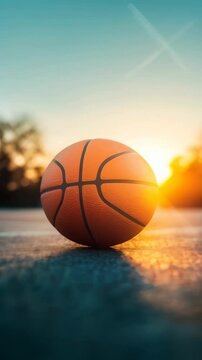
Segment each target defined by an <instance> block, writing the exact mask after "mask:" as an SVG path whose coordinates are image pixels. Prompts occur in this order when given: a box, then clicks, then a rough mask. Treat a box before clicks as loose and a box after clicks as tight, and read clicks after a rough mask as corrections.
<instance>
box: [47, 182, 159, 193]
mask: <svg viewBox="0 0 202 360" xmlns="http://www.w3.org/2000/svg"><path fill="white" fill-rule="evenodd" d="M80 184H81V185H82V186H85V185H99V184H101V185H102V184H132V185H145V186H152V187H155V188H156V187H157V184H155V183H153V182H151V181H143V180H125V179H100V180H86V181H85V180H84V181H82V182H81V183H79V181H75V182H70V183H65V184H62V185H56V186H51V187H49V188H47V189H44V190H43V191H41V195H43V194H45V193H47V192H50V191H54V190H62V189H63V188H65V189H66V188H68V187H73V186H79V185H80Z"/></svg>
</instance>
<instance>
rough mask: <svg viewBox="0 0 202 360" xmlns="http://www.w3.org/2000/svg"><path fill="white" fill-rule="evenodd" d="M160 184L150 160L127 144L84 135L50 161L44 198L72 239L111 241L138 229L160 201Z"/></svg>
mask: <svg viewBox="0 0 202 360" xmlns="http://www.w3.org/2000/svg"><path fill="white" fill-rule="evenodd" d="M156 198H157V184H156V179H155V176H154V173H153V171H152V170H151V168H150V166H149V165H148V164H147V162H146V161H145V160H144V159H143V158H142V157H141V156H140V155H139V154H138V153H137V152H135V151H134V150H132V149H131V148H129V147H128V146H126V145H123V144H120V143H118V142H115V141H111V140H105V139H95V140H84V141H80V142H78V143H75V144H73V145H70V146H68V147H67V148H65V149H64V150H62V151H61V152H60V153H59V154H58V155H57V156H56V157H55V158H54V159H53V160H52V162H51V163H50V164H49V166H48V167H47V169H46V171H45V173H44V175H43V179H42V183H41V202H42V206H43V209H44V211H45V213H46V216H47V218H48V219H49V221H50V222H51V224H53V226H55V228H56V229H57V230H58V231H59V232H60V233H61V234H62V235H64V236H66V237H67V238H68V239H71V240H73V241H75V242H77V243H79V244H83V245H89V246H97V247H107V246H111V245H115V244H119V243H122V242H124V241H127V240H129V239H131V238H132V237H134V236H135V235H137V234H138V233H139V232H140V231H141V230H142V229H143V228H144V227H145V225H146V224H147V223H148V222H149V220H150V219H151V217H152V215H153V212H154V209H155V207H156Z"/></svg>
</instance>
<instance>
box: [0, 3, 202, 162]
mask: <svg viewBox="0 0 202 360" xmlns="http://www.w3.org/2000/svg"><path fill="white" fill-rule="evenodd" d="M129 4H130V2H128V1H125V0H108V1H106V0H102V1H97V0H94V1H92V0H91V1H85V0H83V1H82V0H78V1H75V0H74V1H73V0H63V1H62V0H58V1H56V0H55V1H53V0H49V1H44V0H35V1H32V0H31V1H24V0H23V1H22V0H0V54H1V56H0V83H1V86H0V113H1V114H2V115H3V116H7V117H9V118H11V117H13V116H15V115H20V114H22V113H27V114H30V115H33V116H34V117H35V118H36V119H38V121H39V122H40V126H41V128H42V130H43V132H44V139H45V143H46V148H47V151H48V152H49V153H53V154H54V153H55V152H57V151H59V150H60V149H61V148H62V147H64V146H66V145H68V144H70V143H72V142H75V141H78V140H80V139H83V138H92V137H105V138H112V139H115V140H118V141H122V142H124V143H126V144H128V145H130V146H132V147H133V148H135V149H136V150H138V151H140V152H141V153H142V154H143V155H144V156H145V157H148V160H150V159H149V157H151V160H152V158H154V156H155V154H157V152H161V153H162V156H163V158H162V160H161V162H162V161H165V162H168V161H169V159H170V158H171V157H172V156H173V155H174V154H175V153H177V152H180V151H182V150H183V149H184V148H185V147H186V146H187V145H189V144H191V143H192V142H193V141H194V138H195V137H196V136H197V133H198V132H199V131H200V129H201V127H202V121H201V115H202V105H201V98H202V41H201V39H202V21H201V19H202V3H201V1H199V0H193V1H191V0H189V1H186V0H175V1H174V0H170V1H160V0H137V1H132V2H131V4H133V5H132V6H131V5H129ZM133 6H135V8H137V9H138V10H139V11H140V12H141V14H142V15H143V16H144V17H145V18H146V19H147V21H148V22H150V23H151V24H152V25H153V26H154V27H155V28H156V29H157V31H158V32H159V34H160V36H162V37H164V38H165V39H166V40H170V39H171V38H172V37H173V36H174V37H175V36H176V34H178V32H179V31H181V30H182V32H183V29H184V28H185V29H186V27H187V30H185V31H184V33H183V34H182V35H181V36H179V38H178V39H177V40H176V41H175V42H173V43H172V49H173V50H174V52H175V53H176V54H177V57H179V58H180V61H182V63H183V66H185V68H182V67H180V66H179V64H178V63H176V61H175V60H174V59H173V58H172V56H170V53H168V52H166V51H165V49H163V51H162V53H161V55H160V56H158V57H157V58H156V59H154V61H153V62H151V63H150V64H148V65H147V66H145V67H144V68H143V69H139V67H140V65H141V64H143V63H144V61H145V59H147V58H148V56H150V55H152V54H153V53H154V52H156V51H157V52H158V51H159V49H160V48H161V45H160V44H159V43H158V41H156V39H155V38H154V37H153V36H151V34H149V33H148V32H147V31H146V30H145V28H144V27H143V26H142V25H141V24H140V23H139V22H138V19H137V17H136V16H134V13H133V11H132V9H133ZM151 152H153V154H152V156H150V155H151ZM163 159H164V160H163ZM159 161H160V160H159Z"/></svg>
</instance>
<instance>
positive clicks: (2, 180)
mask: <svg viewBox="0 0 202 360" xmlns="http://www.w3.org/2000/svg"><path fill="white" fill-rule="evenodd" d="M44 159H45V156H44V151H43V147H42V141H41V134H40V132H39V130H38V128H37V126H36V124H35V123H34V122H33V121H32V120H31V119H30V118H28V117H21V118H20V119H16V120H14V121H7V120H4V119H0V206H21V205H22V206H23V205H27V206H34V205H36V204H37V203H39V194H38V193H37V189H38V188H39V182H40V178H41V175H42V171H43V168H44Z"/></svg>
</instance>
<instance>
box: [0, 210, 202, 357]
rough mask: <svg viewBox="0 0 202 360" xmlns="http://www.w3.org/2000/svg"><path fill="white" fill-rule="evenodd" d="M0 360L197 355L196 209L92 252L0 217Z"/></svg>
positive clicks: (32, 213)
mask: <svg viewBox="0 0 202 360" xmlns="http://www.w3.org/2000/svg"><path fill="white" fill-rule="evenodd" d="M0 270H1V276H0V344H1V345H0V359H1V360H7V359H8V360H10V359H15V360H24V359H26V360H32V359H34V360H41V359H43V360H46V359H47V360H53V359H57V360H60V359H61V360H63V359H66V360H77V359H78V360H80V359H83V360H87V359H88V360H91V359H93V360H94V359H95V360H100V359H105V360H108V359H110V360H114V359H116V360H119V359H126V360H128V359H129V360H130V359H131V360H132V359H133V360H134V359H161V360H167V359H184V360H189V359H190V360H192V359H193V360H198V359H202V210H174V209H171V210H157V212H156V214H155V216H154V218H153V220H152V222H151V223H150V224H149V226H148V227H147V228H146V229H145V230H144V231H143V232H142V233H141V234H140V235H139V236H137V237H136V238H134V239H132V240H131V241H129V242H127V243H125V244H123V245H120V246H117V247H115V248H114V249H109V250H93V249H90V248H85V247H81V246H78V245H76V244H74V243H73V242H71V241H68V240H65V239H64V238H63V237H62V236H60V235H59V234H58V233H57V232H56V231H55V229H54V228H52V226H51V225H50V224H49V223H48V221H47V220H46V218H45V216H44V215H43V212H42V211H41V210H20V211H19V210H18V211H8V210H4V211H3V210H1V211H0Z"/></svg>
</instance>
